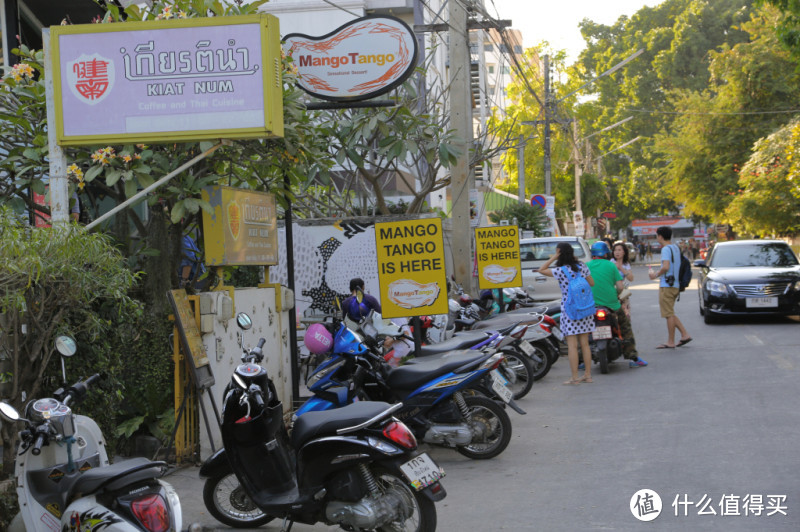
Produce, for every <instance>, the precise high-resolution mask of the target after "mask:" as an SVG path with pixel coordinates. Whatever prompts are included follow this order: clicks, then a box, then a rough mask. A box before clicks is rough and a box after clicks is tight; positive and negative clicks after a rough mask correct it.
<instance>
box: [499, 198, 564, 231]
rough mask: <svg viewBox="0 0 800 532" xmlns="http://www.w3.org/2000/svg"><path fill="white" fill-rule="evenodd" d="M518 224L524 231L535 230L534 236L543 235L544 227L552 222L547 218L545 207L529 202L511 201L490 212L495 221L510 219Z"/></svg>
mask: <svg viewBox="0 0 800 532" xmlns="http://www.w3.org/2000/svg"><path fill="white" fill-rule="evenodd" d="M515 219H516V224H517V225H518V226H519V228H520V230H522V231H533V236H535V237H536V236H542V235H543V234H544V229H545V228H546V227H547V226H548V224H549V223H550V222H549V220H548V219H547V214H545V212H544V209H542V208H540V207H534V206H532V205H529V204H527V203H516V202H514V203H509V204H508V205H506V206H505V207H503V208H502V209H500V210H498V211H494V212H490V213H489V220H490V221H491V222H492V223H494V224H497V223H500V221H501V220H508V221H509V222H511V223H514V220H515Z"/></svg>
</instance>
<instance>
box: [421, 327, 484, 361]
mask: <svg viewBox="0 0 800 532" xmlns="http://www.w3.org/2000/svg"><path fill="white" fill-rule="evenodd" d="M486 338H487V336H486V333H484V332H468V333H463V334H462V333H458V335H456V336H453V337H452V338H450V339H449V340H445V341H444V342H439V343H438V344H431V345H423V346H422V347H420V356H423V357H426V356H431V355H440V354H442V353H447V352H448V351H455V350H457V349H468V348H470V347H472V346H473V345H475V344H477V343H480V342H482V341H484V340H485V339H486Z"/></svg>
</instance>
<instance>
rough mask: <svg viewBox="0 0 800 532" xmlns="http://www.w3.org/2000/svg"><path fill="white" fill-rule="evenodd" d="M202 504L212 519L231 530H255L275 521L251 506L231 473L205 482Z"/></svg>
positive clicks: (248, 498) (254, 506)
mask: <svg viewBox="0 0 800 532" xmlns="http://www.w3.org/2000/svg"><path fill="white" fill-rule="evenodd" d="M203 502H204V503H205V505H206V508H207V509H208V513H210V514H211V516H212V517H213V518H214V519H216V520H217V521H219V522H220V523H222V524H224V525H228V526H229V527H232V528H257V527H259V526H261V525H263V524H265V523H269V522H270V521H272V520H273V519H275V518H274V517H272V516H271V515H267V514H265V513H264V512H262V511H261V509H260V508H259V507H258V506H256V505H255V504H253V501H251V500H250V497H248V496H247V494H246V493H245V492H244V489H243V488H242V486H241V485H240V484H239V479H237V478H236V475H235V474H233V473H227V474H223V475H220V476H217V477H212V478H209V479H208V480H206V483H205V485H204V486H203Z"/></svg>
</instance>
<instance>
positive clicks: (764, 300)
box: [744, 297, 778, 308]
mask: <svg viewBox="0 0 800 532" xmlns="http://www.w3.org/2000/svg"><path fill="white" fill-rule="evenodd" d="M744 304H745V306H746V307H747V308H771V307H777V306H778V298H777V297H748V298H747V299H745V300H744Z"/></svg>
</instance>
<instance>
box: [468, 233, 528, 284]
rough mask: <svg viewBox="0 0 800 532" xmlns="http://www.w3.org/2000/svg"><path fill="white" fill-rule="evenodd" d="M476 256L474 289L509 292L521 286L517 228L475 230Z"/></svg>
mask: <svg viewBox="0 0 800 532" xmlns="http://www.w3.org/2000/svg"><path fill="white" fill-rule="evenodd" d="M475 248H476V250H477V253H478V286H480V287H481V288H482V289H486V288H512V287H516V286H522V264H521V263H520V257H519V228H518V227H517V226H516V225H501V226H498V227H478V228H476V229H475Z"/></svg>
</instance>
